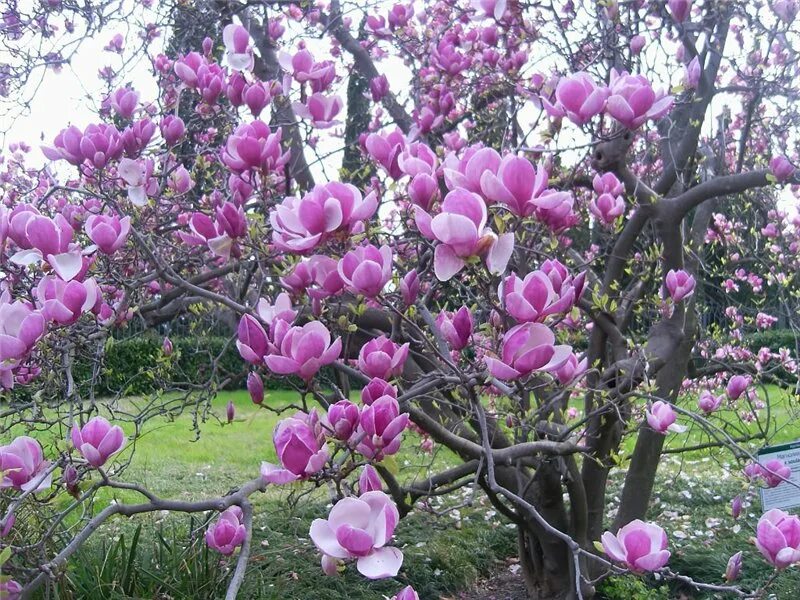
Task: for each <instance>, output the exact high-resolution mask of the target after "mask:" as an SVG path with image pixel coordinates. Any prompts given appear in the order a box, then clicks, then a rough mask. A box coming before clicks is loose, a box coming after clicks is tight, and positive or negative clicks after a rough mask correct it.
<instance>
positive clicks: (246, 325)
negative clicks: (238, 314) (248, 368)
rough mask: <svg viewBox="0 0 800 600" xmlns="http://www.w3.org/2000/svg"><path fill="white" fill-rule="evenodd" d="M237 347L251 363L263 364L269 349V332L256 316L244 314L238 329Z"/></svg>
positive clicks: (242, 355)
mask: <svg viewBox="0 0 800 600" xmlns="http://www.w3.org/2000/svg"><path fill="white" fill-rule="evenodd" d="M237 337H238V339H237V340H236V347H237V348H238V349H239V354H240V355H241V357H242V358H243V359H244V360H246V361H247V362H249V363H253V364H256V365H258V364H261V363H262V362H263V360H264V356H265V355H266V354H267V351H268V349H269V340H268V338H267V332H266V331H264V328H263V327H262V326H261V323H259V322H258V321H257V320H256V319H255V318H253V317H252V316H250V315H242V318H241V319H239V327H238V329H237Z"/></svg>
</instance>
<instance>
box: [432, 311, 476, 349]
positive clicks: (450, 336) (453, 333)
mask: <svg viewBox="0 0 800 600" xmlns="http://www.w3.org/2000/svg"><path fill="white" fill-rule="evenodd" d="M436 326H437V327H438V328H439V331H440V332H441V333H442V337H443V338H444V339H445V341H446V342H447V343H448V344H449V345H450V348H452V349H453V350H463V349H464V348H465V347H466V346H467V344H468V343H469V338H470V336H472V329H473V327H474V324H473V322H472V312H470V310H469V309H468V308H467V307H466V306H462V307H461V308H459V309H458V311H457V312H455V313H452V312H449V311H446V310H443V311H442V312H440V313H439V315H438V316H437V317H436Z"/></svg>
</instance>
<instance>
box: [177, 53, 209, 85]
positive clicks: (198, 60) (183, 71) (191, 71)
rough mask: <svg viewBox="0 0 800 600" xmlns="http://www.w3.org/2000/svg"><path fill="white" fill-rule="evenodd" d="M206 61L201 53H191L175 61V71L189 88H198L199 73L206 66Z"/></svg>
mask: <svg viewBox="0 0 800 600" xmlns="http://www.w3.org/2000/svg"><path fill="white" fill-rule="evenodd" d="M206 64H207V62H206V59H205V58H204V57H203V55H202V54H200V53H199V52H189V53H188V54H187V55H186V56H182V57H181V58H179V59H178V60H176V61H175V64H174V65H173V69H174V71H175V74H176V75H177V76H178V78H179V79H180V80H181V81H182V82H183V83H185V84H186V85H187V86H189V87H192V88H194V87H197V72H198V70H199V69H200V67H201V66H204V65H206Z"/></svg>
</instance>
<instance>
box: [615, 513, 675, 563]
mask: <svg viewBox="0 0 800 600" xmlns="http://www.w3.org/2000/svg"><path fill="white" fill-rule="evenodd" d="M601 541H602V543H603V550H605V553H606V554H608V555H609V556H610V557H611V558H612V559H613V560H615V561H617V562H620V563H623V564H624V565H625V566H626V567H627V568H629V569H630V570H631V571H633V572H635V573H644V572H649V571H657V570H658V569H660V568H661V567H663V566H664V565H665V564H667V561H668V560H669V555H670V553H669V551H668V550H667V534H666V533H665V532H664V530H663V529H661V527H659V526H658V525H656V524H655V523H645V522H644V521H640V520H639V519H636V520H635V521H631V522H630V523H628V524H627V525H625V526H624V527H622V528H621V529H620V530H619V531H618V532H617V535H614V534H613V533H611V532H610V531H606V532H605V533H604V534H603V536H602V538H601Z"/></svg>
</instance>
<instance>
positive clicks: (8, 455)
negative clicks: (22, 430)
mask: <svg viewBox="0 0 800 600" xmlns="http://www.w3.org/2000/svg"><path fill="white" fill-rule="evenodd" d="M49 464H50V463H48V462H47V461H45V460H44V454H43V453H42V447H41V446H40V445H39V442H37V441H36V440H35V439H33V438H31V437H28V436H27V435H21V436H19V437H17V438H14V441H12V442H11V443H10V444H8V445H6V446H0V489H3V488H14V489H15V490H21V491H23V492H41V491H44V490H46V489H48V488H49V487H50V484H51V482H52V479H53V475H52V473H51V474H48V475H46V476H45V474H44V473H45V472H46V471H47V467H48V466H49Z"/></svg>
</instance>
